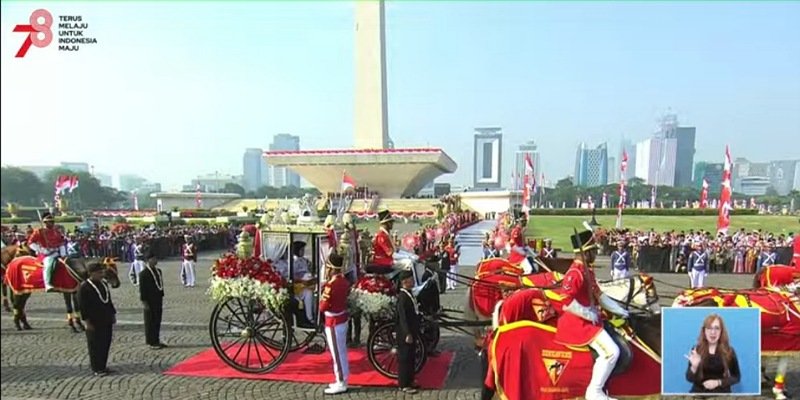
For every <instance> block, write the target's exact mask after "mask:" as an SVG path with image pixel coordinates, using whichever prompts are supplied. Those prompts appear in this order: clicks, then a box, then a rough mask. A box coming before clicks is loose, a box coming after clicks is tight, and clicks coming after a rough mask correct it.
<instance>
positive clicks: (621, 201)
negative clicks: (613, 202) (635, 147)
mask: <svg viewBox="0 0 800 400" xmlns="http://www.w3.org/2000/svg"><path fill="white" fill-rule="evenodd" d="M627 170H628V152H627V151H626V150H624V149H623V150H622V161H620V163H619V171H620V174H619V203H618V204H617V223H616V227H617V229H622V209H623V208H625V171H627Z"/></svg>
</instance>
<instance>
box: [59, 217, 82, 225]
mask: <svg viewBox="0 0 800 400" xmlns="http://www.w3.org/2000/svg"><path fill="white" fill-rule="evenodd" d="M54 219H55V222H56V223H57V224H63V223H65V222H81V221H83V218H82V217H80V216H78V215H66V216H60V217H55V218H54Z"/></svg>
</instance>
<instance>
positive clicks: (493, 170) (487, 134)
mask: <svg viewBox="0 0 800 400" xmlns="http://www.w3.org/2000/svg"><path fill="white" fill-rule="evenodd" d="M475 132H476V133H475V136H474V146H473V153H472V155H473V164H474V165H473V168H474V169H473V174H472V177H473V179H472V186H473V187H474V188H475V189H500V188H501V187H502V182H503V175H502V173H503V168H502V166H503V129H502V128H497V127H487V128H475Z"/></svg>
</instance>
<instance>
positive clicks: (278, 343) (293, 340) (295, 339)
mask: <svg viewBox="0 0 800 400" xmlns="http://www.w3.org/2000/svg"><path fill="white" fill-rule="evenodd" d="M265 312H267V313H270V315H272V310H270V309H266V310H265ZM281 319H282V320H283V321H286V323H287V324H288V325H289V335H288V337H289V352H293V351H297V350H299V349H302V348H304V347H306V346H308V344H309V343H311V341H312V340H313V339H314V338H315V337H316V335H317V332H315V331H305V330H300V329H294V328H293V327H292V326H291V321H292V316H291V315H290V314H289V313H285V315H284V316H283V317H282V318H281ZM273 337H275V336H274V335H272V334H269V335H265V337H264V344H266V345H267V346H269V347H271V348H273V349H275V350H280V349H282V348H283V342H284V341H283V337H281V336H280V335H277V339H273Z"/></svg>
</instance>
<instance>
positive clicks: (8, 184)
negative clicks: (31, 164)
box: [0, 167, 53, 206]
mask: <svg viewBox="0 0 800 400" xmlns="http://www.w3.org/2000/svg"><path fill="white" fill-rule="evenodd" d="M46 192H47V189H46V186H45V185H44V183H42V181H41V180H40V179H39V177H37V176H36V175H35V174H34V173H32V172H29V171H25V170H24V169H20V168H15V167H3V168H2V169H0V197H2V202H3V203H7V202H15V203H20V204H21V205H23V206H26V205H27V206H41V205H42V203H41V202H42V200H43V199H46V198H48V197H49V199H50V201H51V202H52V198H53V193H52V191H51V192H50V194H49V196H48V195H47V194H46Z"/></svg>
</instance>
